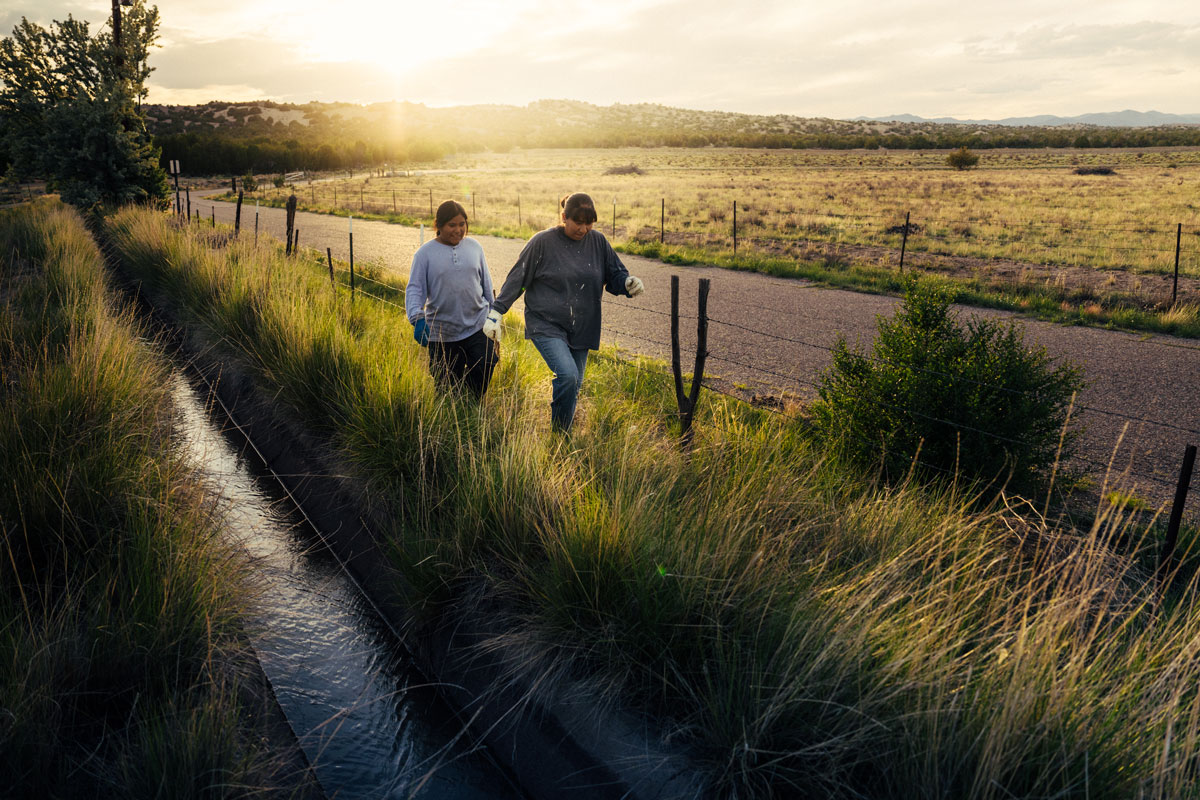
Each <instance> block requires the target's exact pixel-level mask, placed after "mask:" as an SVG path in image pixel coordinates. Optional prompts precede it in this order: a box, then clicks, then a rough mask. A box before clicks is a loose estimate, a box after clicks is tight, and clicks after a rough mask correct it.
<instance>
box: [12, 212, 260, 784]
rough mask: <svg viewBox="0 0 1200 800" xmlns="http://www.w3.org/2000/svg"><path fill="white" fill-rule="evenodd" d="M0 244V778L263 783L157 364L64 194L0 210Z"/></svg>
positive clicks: (234, 579) (218, 583)
mask: <svg viewBox="0 0 1200 800" xmlns="http://www.w3.org/2000/svg"><path fill="white" fill-rule="evenodd" d="M0 252H2V253H3V254H4V258H5V266H4V269H3V270H2V271H0V367H2V374H3V381H2V382H0V535H2V537H3V538H2V540H0V774H2V775H3V776H4V777H3V779H2V780H0V795H3V796H5V797H56V798H76V797H78V798H88V799H89V800H90V799H91V798H108V797H114V798H116V797H120V798H145V797H161V798H167V797H180V798H184V797H207V798H217V797H240V796H248V795H251V794H254V795H258V794H263V793H268V792H269V789H270V787H271V786H272V782H271V774H272V771H273V770H274V769H275V766H274V765H275V764H277V762H276V760H275V756H274V755H273V754H271V753H270V752H269V751H268V749H267V748H268V747H269V743H268V742H266V741H264V740H262V738H261V737H262V735H263V731H264V730H265V729H260V728H259V727H258V726H257V725H256V723H255V721H254V720H253V719H248V717H247V708H248V706H247V704H246V702H245V698H249V697H250V695H249V694H242V692H245V691H247V690H250V689H251V688H253V687H254V686H256V684H255V682H254V681H253V680H251V679H250V675H251V673H250V671H249V670H250V666H251V665H253V664H254V660H253V659H254V657H253V655H252V653H251V651H250V649H249V645H248V643H247V641H246V639H245V636H244V634H243V633H242V629H241V620H242V611H243V604H244V603H245V602H246V598H247V597H248V593H249V592H251V591H252V589H253V587H252V586H251V585H249V584H248V582H247V574H246V572H245V571H244V561H243V560H242V559H241V558H239V557H237V556H235V554H234V553H233V552H231V550H230V549H229V548H228V547H226V546H225V545H223V544H222V542H223V539H222V537H221V536H219V535H218V533H219V525H220V518H219V516H218V514H217V506H216V505H215V501H214V498H213V496H212V495H210V494H208V493H207V491H206V489H205V488H204V487H203V486H202V485H201V484H200V483H199V482H198V481H197V479H196V475H195V474H194V472H193V471H192V469H191V468H190V467H189V466H188V464H186V463H184V461H183V460H182V459H181V457H180V456H178V455H177V454H176V452H175V450H174V448H173V446H172V436H173V434H172V424H173V423H172V411H171V405H170V402H169V396H168V394H167V392H168V389H167V387H168V384H169V380H168V378H169V375H168V372H167V368H166V366H165V365H164V363H163V361H162V360H161V359H160V358H159V357H157V356H156V355H155V354H154V352H153V350H152V348H151V347H149V346H147V344H146V341H145V339H144V338H143V332H142V331H141V330H140V329H139V328H138V326H137V325H136V324H135V323H134V321H133V318H132V317H131V315H130V314H129V313H128V312H125V311H121V310H120V309H119V308H118V307H117V305H116V304H115V303H114V301H113V299H112V295H111V293H110V291H109V289H108V287H107V286H106V279H105V277H104V263H103V259H102V257H101V255H100V251H99V250H98V248H97V247H96V245H95V243H94V242H93V240H92V238H91V236H90V235H89V233H88V232H87V229H86V228H85V227H84V224H83V221H82V219H81V218H80V217H79V216H78V214H76V213H75V212H74V211H72V210H69V209H68V208H66V207H65V206H62V205H61V204H58V203H57V202H49V201H43V202H38V203H35V204H30V205H26V206H23V207H19V208H17V209H14V210H9V211H4V212H0ZM254 668H255V669H257V666H256V665H254ZM276 787H277V784H276Z"/></svg>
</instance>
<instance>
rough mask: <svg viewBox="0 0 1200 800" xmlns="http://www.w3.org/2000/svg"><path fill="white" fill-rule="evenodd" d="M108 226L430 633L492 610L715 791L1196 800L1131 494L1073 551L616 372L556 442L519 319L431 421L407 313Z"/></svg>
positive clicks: (1061, 527) (610, 363)
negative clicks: (469, 394) (306, 468)
mask: <svg viewBox="0 0 1200 800" xmlns="http://www.w3.org/2000/svg"><path fill="white" fill-rule="evenodd" d="M107 231H108V236H109V237H110V238H111V241H112V243H113V246H114V248H115V250H116V252H117V253H118V254H119V256H120V258H121V259H122V261H123V262H124V264H125V268H126V269H127V270H128V271H129V274H130V276H131V277H133V278H134V279H135V280H138V281H140V282H141V283H142V285H143V287H144V289H145V291H147V293H148V294H150V295H151V296H153V297H155V298H156V302H157V303H159V304H161V305H162V306H163V307H164V308H168V309H169V310H170V312H171V313H172V314H174V315H175V316H176V318H177V319H178V320H179V322H180V323H181V324H182V325H183V326H184V327H185V328H186V329H187V330H188V331H189V332H190V333H191V334H192V335H193V336H195V337H197V339H198V341H201V342H203V343H204V346H205V347H207V348H211V352H212V353H213V354H214V355H216V356H217V357H220V358H222V359H223V360H224V362H225V365H226V370H227V374H230V375H242V376H245V377H246V378H248V379H249V380H252V381H253V382H254V383H255V384H256V385H257V386H258V387H259V388H260V389H261V390H262V391H263V392H265V393H266V394H267V395H269V396H271V397H273V398H276V400H277V403H278V406H279V413H280V414H281V415H283V416H284V417H286V418H288V419H289V420H291V421H292V422H293V423H294V424H296V425H298V426H299V427H300V428H302V429H303V430H305V431H307V432H308V433H309V434H311V435H313V436H314V437H316V439H317V441H319V442H320V443H321V445H322V446H323V447H324V448H325V450H326V455H327V457H328V458H329V460H330V462H331V463H333V464H336V468H337V470H338V472H339V473H340V474H344V475H346V476H347V486H348V487H349V488H351V489H353V490H354V491H356V492H357V493H358V498H359V501H360V505H361V507H362V508H363V509H364V510H365V511H366V512H367V513H368V514H369V515H370V520H371V522H372V524H373V526H374V527H375V528H376V529H377V530H378V531H379V532H381V533H382V534H383V535H384V536H385V537H386V539H387V541H389V542H390V543H391V544H392V545H393V548H392V549H393V552H392V555H393V558H394V560H395V563H396V564H397V566H398V567H399V568H400V570H401V571H402V573H403V574H404V576H405V579H406V586H405V590H406V591H407V592H408V597H409V599H410V601H411V608H412V613H413V630H414V632H417V631H419V630H420V627H421V625H424V624H434V623H435V622H436V621H437V620H439V619H441V618H443V615H454V614H471V613H479V614H486V617H487V619H488V620H490V621H491V623H492V624H494V625H495V626H497V635H496V636H495V637H494V638H492V639H491V640H490V641H489V642H488V644H487V646H488V647H489V649H490V650H491V651H492V652H498V653H500V654H501V655H503V656H504V657H505V658H507V659H508V660H509V662H510V663H511V664H512V668H513V669H514V670H520V671H521V672H522V673H524V674H526V675H528V676H530V677H531V678H532V679H533V680H535V681H536V682H538V684H539V685H552V684H553V682H554V680H555V679H556V678H557V677H561V676H566V675H570V676H573V677H583V678H586V679H587V680H588V681H589V683H590V684H591V685H592V686H593V687H594V688H595V689H596V691H597V693H598V695H599V697H600V698H602V699H604V700H606V701H607V702H612V703H620V704H622V705H626V706H628V707H630V708H632V709H634V710H637V711H641V712H644V713H646V714H647V715H648V716H649V717H650V718H651V719H653V720H654V721H655V723H656V724H657V725H658V726H659V727H660V733H662V734H663V735H664V736H666V737H667V738H668V739H669V740H670V741H671V742H673V743H675V744H676V745H678V746H680V747H683V748H686V749H688V750H689V751H691V752H692V753H693V754H694V755H695V757H696V759H697V761H698V762H699V763H700V764H701V766H702V768H703V769H704V772H705V775H706V777H707V779H708V781H709V782H710V785H711V787H712V792H711V794H712V796H718V797H776V796H801V797H803V796H854V797H871V798H913V797H928V798H963V797H975V798H1010V797H1064V798H1065V797H1080V798H1084V797H1086V798H1128V797H1137V796H1144V797H1164V798H1165V797H1180V796H1188V795H1194V794H1196V793H1197V778H1198V775H1197V771H1196V764H1197V763H1200V695H1198V694H1197V693H1196V692H1195V691H1194V687H1195V685H1196V683H1197V681H1198V680H1200V660H1198V659H1196V658H1195V657H1194V656H1195V653H1194V650H1195V647H1194V642H1195V641H1200V608H1198V606H1197V601H1198V600H1200V598H1198V597H1197V587H1196V582H1195V579H1194V576H1195V568H1194V561H1193V548H1194V545H1195V543H1194V541H1193V539H1192V537H1188V538H1187V539H1186V541H1185V543H1184V545H1183V557H1182V558H1181V560H1180V562H1179V567H1178V569H1177V570H1176V572H1175V574H1173V575H1172V576H1171V577H1172V580H1171V582H1170V583H1169V584H1168V585H1167V589H1166V590H1165V591H1159V590H1158V585H1157V584H1156V583H1155V582H1154V581H1153V553H1154V552H1155V551H1156V547H1157V544H1158V542H1157V535H1156V529H1155V528H1154V527H1153V526H1152V519H1151V518H1150V516H1149V515H1148V514H1147V512H1146V511H1144V510H1142V509H1140V508H1131V507H1130V506H1128V505H1127V504H1123V503H1121V502H1120V498H1121V497H1123V496H1125V495H1123V494H1122V492H1121V487H1122V483H1121V481H1120V478H1119V476H1109V477H1107V478H1106V479H1105V483H1104V486H1103V487H1101V491H1100V492H1099V494H1100V496H1104V497H1108V498H1113V500H1112V501H1111V502H1110V501H1107V500H1106V501H1104V502H1102V503H1101V504H1100V506H1099V507H1098V508H1097V509H1096V513H1095V515H1094V519H1093V521H1091V522H1089V523H1088V524H1085V525H1083V526H1081V527H1075V526H1073V525H1072V523H1071V521H1070V518H1067V517H1059V516H1047V515H1046V513H1045V507H1044V506H1043V505H1040V504H1039V505H1036V506H1035V505H1034V504H1032V503H1030V502H1027V501H1025V500H1022V499H1021V498H1019V497H1017V496H1013V495H1002V496H1001V497H999V498H998V499H996V500H994V501H992V502H988V501H987V500H986V499H984V498H981V497H979V496H978V495H976V494H974V493H973V492H975V491H976V490H974V489H971V488H966V487H965V486H964V485H963V484H962V483H960V484H958V485H955V484H953V483H949V484H946V483H944V484H941V487H942V488H922V487H921V486H919V485H917V483H915V482H911V481H906V480H904V479H903V478H901V479H900V480H899V481H887V482H885V481H882V480H880V479H879V477H878V476H877V475H876V474H875V473H874V472H872V471H863V470H860V469H858V468H856V467H854V466H852V465H851V464H849V463H845V462H842V461H839V460H838V457H837V455H836V452H837V448H834V447H830V446H829V445H830V442H829V441H826V440H822V439H820V438H818V437H817V435H816V434H815V433H814V431H813V430H812V428H811V427H810V426H809V425H808V424H807V423H806V422H805V421H804V420H802V419H792V418H788V417H784V416H782V415H774V414H770V413H767V412H765V411H762V410H758V409H754V408H751V407H749V406H746V405H743V404H740V403H738V402H735V401H732V400H729V399H726V398H721V397H714V396H711V395H705V396H704V399H703V400H702V402H701V405H700V411H699V414H698V416H697V419H696V422H695V427H696V431H697V433H696V441H695V446H694V449H693V450H692V451H690V452H684V451H683V450H681V448H680V447H679V446H678V441H677V438H678V434H679V431H678V423H677V422H676V421H675V417H674V393H673V388H672V385H671V379H670V377H669V375H668V374H667V373H665V372H664V371H663V370H662V368H661V365H660V364H657V363H655V362H651V361H647V360H642V359H638V360H634V361H632V362H629V361H626V360H625V359H624V357H623V356H622V355H621V354H620V353H618V352H617V351H615V350H611V349H609V350H604V351H601V352H600V353H598V354H597V355H596V356H595V358H594V359H593V360H592V362H591V363H590V364H589V373H588V381H587V384H586V385H585V388H584V397H583V399H582V403H581V412H580V413H581V417H580V419H579V420H578V421H577V430H575V431H574V432H573V434H572V436H571V438H569V439H563V438H560V437H557V436H554V435H551V433H550V432H549V430H548V422H547V419H546V417H547V414H546V410H545V399H546V397H548V382H549V374H548V373H547V371H546V370H545V369H544V366H543V365H542V363H541V360H540V358H539V357H538V356H537V354H536V353H535V352H534V351H533V349H532V348H531V347H529V346H528V345H527V343H525V342H524V341H523V340H522V339H521V338H520V335H519V324H517V320H515V319H509V320H508V322H509V329H508V332H507V336H506V339H505V342H504V345H503V357H502V362H501V365H500V367H499V368H498V370H497V373H496V375H495V378H494V380H493V383H492V388H491V389H490V391H489V395H488V398H487V401H486V402H485V403H483V404H482V406H476V405H474V404H472V403H468V402H460V401H459V400H457V399H456V398H453V397H450V398H447V397H444V396H439V394H438V393H437V392H436V391H435V388H434V385H433V383H432V381H431V379H430V378H429V376H428V371H427V369H426V364H425V353H424V351H423V350H422V349H421V348H419V347H418V346H417V345H416V344H415V343H414V342H413V341H412V337H411V330H410V328H409V326H408V324H407V321H406V320H405V319H404V317H403V314H402V313H400V312H398V311H396V310H394V309H392V308H391V307H390V306H388V305H385V304H383V303H379V302H376V301H374V300H373V299H371V298H368V297H364V296H362V295H361V294H360V295H359V296H358V298H357V299H355V300H354V301H353V302H352V301H351V299H350V297H349V295H348V293H347V292H346V291H345V290H344V288H341V287H335V286H333V285H331V283H330V280H329V277H328V272H327V270H326V267H325V266H324V264H323V263H322V262H321V259H320V257H318V256H317V254H315V253H310V254H304V252H303V251H302V254H301V255H300V256H299V257H293V258H285V257H283V256H282V255H281V253H280V252H279V249H278V248H277V247H275V246H267V245H266V244H263V245H262V246H259V247H255V246H254V245H253V244H252V243H251V242H250V240H249V237H243V239H242V240H240V241H238V240H230V238H229V234H228V232H226V231H221V230H217V231H212V230H210V229H206V228H197V229H193V228H190V227H188V228H183V229H180V228H178V227H176V226H175V225H174V224H173V223H172V222H171V221H170V220H169V219H167V218H164V217H163V216H161V215H157V214H154V213H151V212H147V211H144V210H126V211H122V212H120V213H119V214H117V215H116V216H114V217H112V218H111V219H110V220H109V221H108V223H107ZM994 466H995V468H996V471H997V473H999V472H1001V471H1002V470H1003V469H1004V465H1003V464H1001V463H997V464H995V465H994ZM972 508H975V509H979V508H983V509H984V510H982V511H980V510H971V509H972ZM481 604H482V605H481ZM480 608H483V609H486V611H479V610H478V609H480Z"/></svg>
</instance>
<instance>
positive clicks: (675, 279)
mask: <svg viewBox="0 0 1200 800" xmlns="http://www.w3.org/2000/svg"><path fill="white" fill-rule="evenodd" d="M699 288H700V293H699V297H698V298H697V312H696V361H695V366H694V367H693V369H692V385H691V387H690V391H689V392H688V394H686V395H685V394H684V392H683V371H682V368H681V367H680V363H679V276H678V275H672V276H671V372H672V373H673V374H674V377H675V402H676V404H677V405H678V406H679V416H680V419H679V431H680V432H679V441H680V444H681V446H683V447H684V449H691V446H692V437H693V432H692V420H693V419H695V416H696V404H697V402H698V401H699V399H700V386H701V385H702V384H703V383H704V362H705V360H706V358H707V357H708V291H709V288H710V281H709V279H708V278H701V279H700V287H699Z"/></svg>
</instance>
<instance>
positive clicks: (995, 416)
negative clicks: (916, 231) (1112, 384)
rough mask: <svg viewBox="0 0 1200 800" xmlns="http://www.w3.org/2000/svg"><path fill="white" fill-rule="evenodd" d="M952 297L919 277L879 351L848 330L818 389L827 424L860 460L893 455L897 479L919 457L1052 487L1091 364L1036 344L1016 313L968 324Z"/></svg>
mask: <svg viewBox="0 0 1200 800" xmlns="http://www.w3.org/2000/svg"><path fill="white" fill-rule="evenodd" d="M950 299H951V298H950V297H949V295H948V294H947V293H946V291H945V290H943V289H939V288H937V287H935V286H934V285H932V284H929V283H924V282H919V281H915V280H914V281H910V282H909V283H908V284H907V286H906V289H905V294H904V303H903V306H902V307H901V308H900V310H899V312H898V313H897V314H896V315H895V316H894V317H893V318H891V319H887V318H883V317H880V318H879V334H878V336H877V337H876V339H875V344H874V351H873V353H872V354H870V355H864V354H862V353H859V352H856V351H851V350H850V349H849V348H848V347H847V346H846V342H845V340H844V339H843V340H840V341H839V342H838V343H837V345H836V346H835V348H834V355H833V364H832V366H831V367H830V369H829V370H828V371H827V372H826V373H825V374H824V375H823V376H822V380H821V385H820V386H819V389H818V391H819V393H820V399H819V400H818V402H817V403H816V405H815V407H814V415H815V419H816V422H817V424H818V426H819V427H820V428H821V430H822V431H823V432H824V433H825V434H826V435H827V436H829V437H831V438H832V439H835V440H837V441H838V442H839V443H840V444H841V446H842V447H843V448H844V450H845V452H846V453H847V454H848V455H850V456H851V457H852V458H853V459H854V460H857V461H860V462H864V463H870V462H873V461H881V462H882V465H883V467H884V469H885V472H886V473H887V474H888V475H889V476H890V477H893V478H895V477H898V476H903V475H905V474H907V472H908V471H909V469H910V468H912V466H913V463H914V459H917V461H918V462H919V463H918V464H917V470H918V471H921V472H924V473H925V474H926V475H928V476H934V475H937V474H939V473H941V474H945V475H957V476H959V477H964V478H967V479H968V480H982V481H990V480H993V479H996V478H1000V479H1001V480H1005V479H1009V482H1008V485H1009V486H1010V487H1012V488H1014V489H1017V490H1028V489H1032V488H1035V487H1038V486H1041V485H1043V484H1044V483H1045V480H1046V479H1047V478H1048V477H1049V475H1050V471H1051V469H1052V468H1053V466H1054V464H1055V463H1056V461H1057V460H1058V458H1059V448H1060V440H1061V446H1062V448H1063V451H1064V452H1063V453H1062V456H1063V457H1064V458H1065V457H1066V456H1067V455H1068V454H1069V450H1070V446H1071V444H1072V442H1073V441H1074V439H1075V437H1076V435H1077V432H1075V431H1066V432H1065V434H1064V429H1065V424H1066V422H1067V413H1068V409H1069V405H1070V402H1071V399H1072V396H1073V395H1074V393H1075V392H1077V391H1079V389H1080V388H1081V387H1082V385H1083V379H1082V372H1081V370H1080V369H1079V368H1078V367H1076V366H1074V365H1072V364H1069V363H1064V364H1060V365H1057V366H1056V365H1054V364H1053V363H1052V362H1051V359H1050V357H1049V356H1048V355H1047V354H1046V351H1045V349H1044V348H1041V347H1036V348H1029V347H1026V345H1025V343H1024V341H1023V335H1022V333H1021V331H1020V329H1019V328H1017V326H1016V325H1015V324H1013V323H1009V324H1007V325H1004V324H1001V323H998V322H995V321H989V320H971V321H968V322H967V323H966V326H965V327H961V326H960V325H959V324H958V323H957V321H956V319H955V316H954V315H953V314H952V313H951V311H950ZM1010 473H1011V476H1010Z"/></svg>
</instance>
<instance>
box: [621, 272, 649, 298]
mask: <svg viewBox="0 0 1200 800" xmlns="http://www.w3.org/2000/svg"><path fill="white" fill-rule="evenodd" d="M625 291H626V292H628V293H629V296H630V297H637V296H638V295H639V294H641V293H642V292H644V291H646V287H645V286H644V285H643V284H642V279H641V278H635V277H634V276H632V275H630V276H629V277H628V278H626V279H625Z"/></svg>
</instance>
